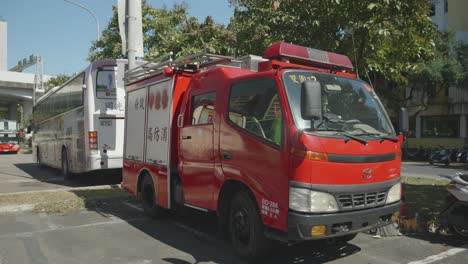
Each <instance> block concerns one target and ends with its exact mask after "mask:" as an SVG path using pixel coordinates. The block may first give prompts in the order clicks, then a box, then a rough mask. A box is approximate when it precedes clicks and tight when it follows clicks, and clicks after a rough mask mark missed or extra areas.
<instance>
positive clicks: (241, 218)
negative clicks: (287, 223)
mask: <svg viewBox="0 0 468 264" xmlns="http://www.w3.org/2000/svg"><path fill="white" fill-rule="evenodd" d="M229 216H230V217H229V236H230V238H231V242H232V245H233V247H234V249H235V251H236V253H237V254H238V255H239V256H240V257H242V258H243V259H245V260H247V261H248V262H254V261H256V260H258V259H259V258H260V257H262V256H263V255H264V254H266V252H267V251H268V249H269V247H270V244H271V241H270V240H268V239H267V238H266V237H265V234H264V233H263V223H262V219H261V218H260V214H259V212H258V209H257V205H256V203H255V201H254V200H253V199H252V198H251V196H250V194H249V193H247V192H246V191H240V192H238V193H236V194H235V196H234V198H233V200H232V202H231V210H230V215H229Z"/></svg>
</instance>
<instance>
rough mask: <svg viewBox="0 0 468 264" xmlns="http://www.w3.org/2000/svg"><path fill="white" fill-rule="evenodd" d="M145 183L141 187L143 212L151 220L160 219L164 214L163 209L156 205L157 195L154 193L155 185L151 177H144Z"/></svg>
mask: <svg viewBox="0 0 468 264" xmlns="http://www.w3.org/2000/svg"><path fill="white" fill-rule="evenodd" d="M143 177H144V178H143V182H142V186H141V198H142V204H143V211H144V212H145V214H146V215H147V216H149V217H151V218H155V219H156V218H160V217H161V216H162V214H163V212H162V208H160V207H159V206H158V205H157V204H156V193H155V191H154V184H153V180H152V179H151V176H150V175H148V174H146V175H143Z"/></svg>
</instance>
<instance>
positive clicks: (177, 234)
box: [78, 194, 361, 264]
mask: <svg viewBox="0 0 468 264" xmlns="http://www.w3.org/2000/svg"><path fill="white" fill-rule="evenodd" d="M78 195H79V194H78ZM95 205H96V204H95V202H90V203H89V204H88V203H86V206H87V208H88V210H93V211H96V212H98V213H100V214H103V215H108V216H114V217H118V218H120V219H123V220H125V221H127V222H128V223H129V224H130V225H131V226H133V227H135V228H137V229H138V230H140V231H141V232H143V233H145V234H146V235H148V236H151V237H152V238H153V239H155V240H156V241H158V243H163V244H165V245H169V246H170V247H173V248H175V249H177V250H180V251H182V252H185V253H186V254H189V255H190V256H192V257H193V258H194V259H195V261H194V262H188V261H187V260H184V259H180V258H177V257H173V256H171V257H166V258H164V257H162V258H161V259H153V261H154V262H155V263H159V262H162V261H166V262H168V263H173V264H189V263H200V262H215V263H243V262H242V261H240V259H239V258H238V257H237V256H236V255H235V253H234V251H233V249H232V247H231V245H230V243H229V242H228V241H227V240H226V239H224V238H222V237H221V235H219V234H218V232H217V218H216V216H215V215H214V214H207V213H203V212H199V211H195V210H192V209H188V212H187V213H184V216H179V215H177V214H176V213H173V212H170V213H167V215H166V216H165V217H164V218H162V219H158V220H153V219H150V218H147V217H146V216H145V215H144V214H143V212H141V211H138V210H136V209H134V208H131V207H129V206H127V205H122V204H121V203H117V204H115V205H114V206H111V205H110V204H107V205H106V206H103V207H99V208H96V206H95ZM136 218H138V219H140V220H136V221H135V220H134V219H136ZM141 218H143V219H141ZM132 219H133V220H132ZM360 250H361V248H360V247H358V246H356V245H353V244H352V241H351V243H347V244H345V245H344V246H342V247H340V248H338V247H336V246H330V245H328V244H327V243H326V242H325V241H317V242H307V243H303V244H297V245H292V246H287V245H279V244H277V245H275V246H274V248H273V249H272V250H271V251H270V252H271V253H270V254H269V255H268V256H267V257H266V258H265V259H264V261H263V262H260V263H273V264H274V263H291V264H292V263H326V262H330V261H333V260H336V259H341V258H346V257H347V256H351V255H353V254H356V253H357V252H359V251H360Z"/></svg>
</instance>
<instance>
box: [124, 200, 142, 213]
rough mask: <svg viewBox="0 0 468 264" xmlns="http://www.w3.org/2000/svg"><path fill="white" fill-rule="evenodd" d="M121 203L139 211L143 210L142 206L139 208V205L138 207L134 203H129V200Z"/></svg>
mask: <svg viewBox="0 0 468 264" xmlns="http://www.w3.org/2000/svg"><path fill="white" fill-rule="evenodd" d="M123 204H125V205H126V206H128V207H130V208H133V209H135V210H138V211H140V212H143V209H142V208H140V207H138V206H136V205H134V204H131V203H129V202H123Z"/></svg>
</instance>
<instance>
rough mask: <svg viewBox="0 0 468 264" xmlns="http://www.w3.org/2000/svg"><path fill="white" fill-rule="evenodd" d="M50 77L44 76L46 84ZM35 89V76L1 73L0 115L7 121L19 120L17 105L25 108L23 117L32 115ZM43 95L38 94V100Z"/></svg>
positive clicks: (20, 73) (19, 73) (21, 73)
mask: <svg viewBox="0 0 468 264" xmlns="http://www.w3.org/2000/svg"><path fill="white" fill-rule="evenodd" d="M48 78H49V76H44V82H45V81H47V79H48ZM33 88H34V74H32V73H23V72H11V71H0V113H6V114H4V115H3V117H4V118H6V119H12V120H17V119H18V116H17V110H16V109H17V105H18V104H20V105H22V106H23V117H22V118H21V120H24V118H27V117H28V116H30V115H31V114H32V107H33V102H32V97H33V96H32V92H33ZM40 95H41V94H37V93H36V98H38V97H39V96H40Z"/></svg>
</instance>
